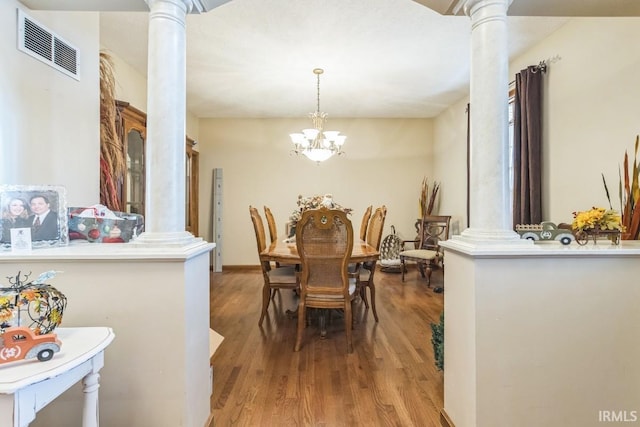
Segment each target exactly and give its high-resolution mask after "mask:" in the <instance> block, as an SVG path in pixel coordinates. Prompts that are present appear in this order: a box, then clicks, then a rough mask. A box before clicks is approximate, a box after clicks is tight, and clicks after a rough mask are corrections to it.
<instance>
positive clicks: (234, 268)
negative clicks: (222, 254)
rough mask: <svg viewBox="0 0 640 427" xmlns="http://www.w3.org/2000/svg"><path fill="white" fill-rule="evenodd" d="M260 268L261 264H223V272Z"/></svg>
mask: <svg viewBox="0 0 640 427" xmlns="http://www.w3.org/2000/svg"><path fill="white" fill-rule="evenodd" d="M254 270H260V266H259V265H223V266H222V272H223V273H224V272H225V271H254Z"/></svg>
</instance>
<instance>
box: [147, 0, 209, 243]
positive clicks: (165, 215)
mask: <svg viewBox="0 0 640 427" xmlns="http://www.w3.org/2000/svg"><path fill="white" fill-rule="evenodd" d="M146 2H147V4H148V5H149V9H150V13H149V52H148V64H147V70H148V71H147V74H148V80H147V144H146V152H147V159H146V186H147V187H146V198H145V203H146V218H145V232H144V233H142V234H141V235H140V237H139V238H138V239H136V241H135V243H136V244H157V245H163V246H164V245H184V244H189V243H193V242H195V241H199V240H201V239H196V238H194V237H193V235H192V234H191V233H188V232H186V231H185V179H186V172H185V161H186V154H185V136H186V61H185V56H186V54H185V48H186V35H185V22H186V15H187V13H189V11H190V10H191V8H192V7H193V2H192V1H191V0H146Z"/></svg>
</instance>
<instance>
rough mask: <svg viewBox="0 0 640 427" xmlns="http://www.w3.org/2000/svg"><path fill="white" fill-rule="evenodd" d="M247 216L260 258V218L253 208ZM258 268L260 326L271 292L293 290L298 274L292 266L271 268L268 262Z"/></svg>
mask: <svg viewBox="0 0 640 427" xmlns="http://www.w3.org/2000/svg"><path fill="white" fill-rule="evenodd" d="M249 214H250V215H251V222H252V223H253V229H254V231H255V233H256V243H257V246H258V257H260V254H261V253H262V251H264V250H265V249H266V248H267V241H266V234H265V231H264V223H263V222H262V218H261V217H260V214H259V213H258V210H257V209H256V208H254V207H253V206H249ZM260 268H261V269H262V277H263V279H264V284H263V286H262V313H261V314H260V320H259V321H258V326H262V322H263V320H264V317H265V316H266V314H267V310H268V309H269V303H270V301H271V295H272V292H275V290H277V289H294V290H295V289H297V288H298V273H297V272H296V269H295V268H294V267H293V266H289V267H281V268H271V263H270V262H269V261H263V260H262V259H260Z"/></svg>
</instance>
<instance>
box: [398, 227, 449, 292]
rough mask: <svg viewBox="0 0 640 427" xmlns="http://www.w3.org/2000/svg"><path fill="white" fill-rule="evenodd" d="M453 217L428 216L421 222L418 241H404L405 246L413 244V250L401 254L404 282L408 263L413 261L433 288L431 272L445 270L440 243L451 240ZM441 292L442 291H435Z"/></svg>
mask: <svg viewBox="0 0 640 427" xmlns="http://www.w3.org/2000/svg"><path fill="white" fill-rule="evenodd" d="M450 222H451V216H449V215H427V216H425V217H424V218H422V220H421V221H420V227H419V229H418V239H417V240H404V241H403V246H404V245H406V244H411V245H413V246H414V248H412V249H407V250H403V251H401V252H400V264H401V268H400V269H401V271H402V281H403V282H404V274H405V272H406V269H407V268H406V262H407V261H413V262H415V263H417V266H418V270H419V271H420V274H421V275H422V277H425V271H426V277H427V286H428V287H430V286H431V272H432V271H433V269H434V268H437V267H441V268H442V269H444V260H443V259H444V252H443V251H442V248H440V242H443V241H445V240H447V239H448V238H449V224H450ZM434 290H435V291H438V292H441V291H442V289H441V288H439V289H434Z"/></svg>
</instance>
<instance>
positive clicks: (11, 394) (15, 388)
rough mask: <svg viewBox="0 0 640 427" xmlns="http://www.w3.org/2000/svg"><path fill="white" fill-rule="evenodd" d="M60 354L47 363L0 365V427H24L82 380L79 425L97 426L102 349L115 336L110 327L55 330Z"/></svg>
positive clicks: (35, 361)
mask: <svg viewBox="0 0 640 427" xmlns="http://www.w3.org/2000/svg"><path fill="white" fill-rule="evenodd" d="M54 332H55V333H56V334H57V335H58V339H59V340H60V341H61V342H62V346H61V348H60V352H59V353H56V354H55V355H54V356H53V359H51V360H49V361H47V362H39V361H38V360H37V359H31V360H28V361H21V362H15V363H10V364H7V365H0V427H25V426H28V425H29V423H30V422H32V421H33V420H34V419H35V417H36V412H38V411H39V410H40V409H42V408H44V407H45V406H46V405H47V404H48V403H49V402H51V401H52V400H53V399H55V398H56V397H58V396H59V395H61V394H62V393H63V392H64V391H66V390H67V389H68V388H70V387H71V386H72V385H74V384H75V383H77V382H78V381H80V380H83V381H82V383H83V389H82V390H83V392H84V404H83V411H82V425H83V426H84V427H97V426H98V424H99V416H98V388H99V387H100V384H99V379H100V375H99V374H98V372H99V371H100V369H101V368H102V367H103V366H104V349H105V348H106V347H107V346H108V345H109V344H110V343H111V341H113V338H114V337H115V335H114V334H113V331H112V330H111V328H107V327H87V328H57V329H56V330H55V331H54Z"/></svg>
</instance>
